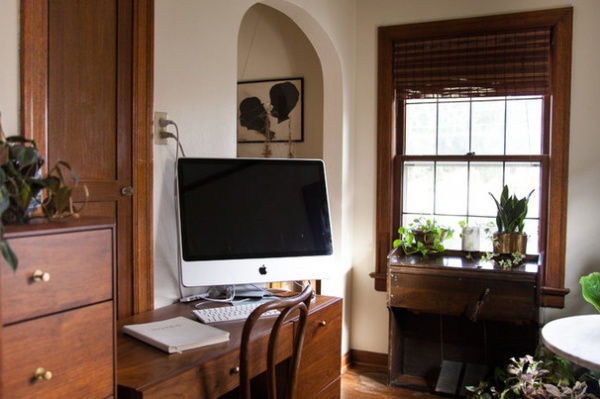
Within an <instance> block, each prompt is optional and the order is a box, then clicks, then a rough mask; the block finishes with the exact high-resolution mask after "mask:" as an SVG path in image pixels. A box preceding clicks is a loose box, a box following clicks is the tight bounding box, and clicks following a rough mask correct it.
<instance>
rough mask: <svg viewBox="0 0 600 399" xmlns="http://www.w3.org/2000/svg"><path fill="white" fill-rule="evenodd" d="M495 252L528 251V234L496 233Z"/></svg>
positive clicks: (496, 253)
mask: <svg viewBox="0 0 600 399" xmlns="http://www.w3.org/2000/svg"><path fill="white" fill-rule="evenodd" d="M493 241H494V254H495V255H500V254H512V253H515V252H519V253H521V254H523V255H525V254H526V253H527V235H525V234H521V233H494V237H493Z"/></svg>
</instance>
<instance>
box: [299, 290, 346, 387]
mask: <svg viewBox="0 0 600 399" xmlns="http://www.w3.org/2000/svg"><path fill="white" fill-rule="evenodd" d="M341 334H342V301H341V300H339V301H337V302H336V303H334V304H333V305H331V306H328V307H326V308H323V309H321V310H319V311H317V312H314V313H311V314H310V315H309V317H308V324H307V326H306V335H305V338H304V347H303V350H302V358H301V360H300V374H299V376H298V397H299V398H317V397H320V396H319V395H318V394H319V392H320V391H322V390H324V389H325V388H326V387H327V386H328V385H329V384H331V382H332V381H335V380H336V378H338V377H339V376H340V372H341V358H342V355H341V350H342V349H341ZM324 354H326V355H324ZM334 388H335V387H333V388H332V389H333V390H335V389H334ZM338 394H339V391H338ZM326 397H327V396H326Z"/></svg>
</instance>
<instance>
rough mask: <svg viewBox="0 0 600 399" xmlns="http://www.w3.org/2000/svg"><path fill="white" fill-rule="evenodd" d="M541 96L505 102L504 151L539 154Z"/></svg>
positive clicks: (540, 147)
mask: <svg viewBox="0 0 600 399" xmlns="http://www.w3.org/2000/svg"><path fill="white" fill-rule="evenodd" d="M541 152H542V98H541V97H539V98H535V99H527V100H513V101H508V103H507V104H506V153H507V154H541Z"/></svg>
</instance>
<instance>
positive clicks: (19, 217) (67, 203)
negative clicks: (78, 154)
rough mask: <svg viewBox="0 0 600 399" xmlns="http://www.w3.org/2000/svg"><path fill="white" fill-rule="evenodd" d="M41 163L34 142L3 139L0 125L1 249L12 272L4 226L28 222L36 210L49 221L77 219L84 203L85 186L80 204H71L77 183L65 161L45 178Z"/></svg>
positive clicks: (13, 256)
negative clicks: (82, 200) (77, 205)
mask: <svg viewBox="0 0 600 399" xmlns="http://www.w3.org/2000/svg"><path fill="white" fill-rule="evenodd" d="M43 164H44V159H43V157H42V156H41V155H40V153H39V150H38V148H37V146H36V144H35V142H34V141H33V140H29V139H26V138H24V137H20V136H10V137H6V136H5V135H4V132H3V131H2V126H1V125H0V249H1V251H2V256H3V257H4V259H5V260H6V261H7V263H8V264H9V265H10V267H11V268H12V269H13V270H16V268H17V265H18V258H17V256H16V254H15V253H14V252H13V250H12V249H11V247H10V245H9V243H8V241H7V240H6V239H5V238H4V226H5V225H10V224H24V223H27V222H28V221H29V219H30V218H31V215H32V213H33V212H34V211H35V210H37V209H41V214H42V215H43V216H44V217H45V218H46V219H48V220H58V219H64V218H68V217H77V216H79V213H80V212H81V210H82V209H83V208H84V206H85V204H86V203H87V198H88V191H87V187H85V186H84V187H83V188H84V191H85V201H84V202H83V204H82V205H80V206H79V207H76V206H75V205H74V203H73V198H72V195H73V188H74V187H75V186H77V185H78V183H79V181H78V178H77V174H76V173H75V171H74V170H73V169H72V168H71V166H70V165H69V164H68V163H67V162H65V161H58V162H57V163H56V164H55V165H54V166H53V167H52V168H51V169H50V170H49V171H48V174H47V176H42V166H43ZM67 173H68V174H67ZM67 177H68V178H69V179H70V181H69V180H68V179H67Z"/></svg>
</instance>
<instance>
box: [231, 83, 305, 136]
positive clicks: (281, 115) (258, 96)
mask: <svg viewBox="0 0 600 399" xmlns="http://www.w3.org/2000/svg"><path fill="white" fill-rule="evenodd" d="M303 83H304V79H303V78H291V79H278V80H256V81H251V82H240V83H238V93H237V100H238V109H237V111H238V123H237V140H238V143H264V142H266V141H269V142H271V143H288V142H302V141H304V131H303V117H304V115H303V97H304V95H303V88H302V85H303Z"/></svg>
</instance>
